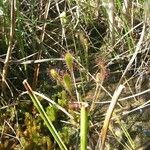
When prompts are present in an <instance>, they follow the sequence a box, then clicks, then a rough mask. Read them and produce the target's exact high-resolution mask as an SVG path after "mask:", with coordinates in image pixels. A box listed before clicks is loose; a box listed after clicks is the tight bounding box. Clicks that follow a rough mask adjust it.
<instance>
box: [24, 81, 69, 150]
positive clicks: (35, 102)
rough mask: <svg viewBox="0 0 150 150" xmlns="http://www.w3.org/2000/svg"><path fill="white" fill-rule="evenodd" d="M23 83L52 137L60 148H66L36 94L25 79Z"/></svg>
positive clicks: (62, 149) (64, 149) (65, 149)
mask: <svg viewBox="0 0 150 150" xmlns="http://www.w3.org/2000/svg"><path fill="white" fill-rule="evenodd" d="M23 84H24V86H25V88H26V90H27V91H28V93H29V96H30V98H31V99H32V101H33V103H34V105H35V107H36V108H37V110H38V112H39V113H40V115H41V117H42V119H43V120H44V122H45V124H46V126H47V128H48V129H49V131H50V132H51V134H52V135H53V137H54V139H55V140H56V142H57V144H58V145H59V147H60V149H61V150H67V148H66V146H65V144H64V143H63V141H62V139H61V138H60V136H59V135H58V133H57V131H56V129H55V127H54V126H53V124H52V122H51V121H50V120H49V118H48V116H47V114H46V112H45V110H44V108H43V107H42V105H41V103H40V102H39V100H38V98H37V97H36V95H35V94H34V92H33V90H32V89H31V87H30V85H29V84H28V82H27V81H26V80H24V81H23Z"/></svg>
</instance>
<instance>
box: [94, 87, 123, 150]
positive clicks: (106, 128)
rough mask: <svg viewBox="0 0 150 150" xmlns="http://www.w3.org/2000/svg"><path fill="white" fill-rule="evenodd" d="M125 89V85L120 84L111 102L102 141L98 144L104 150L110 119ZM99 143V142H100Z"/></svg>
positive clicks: (101, 137)
mask: <svg viewBox="0 0 150 150" xmlns="http://www.w3.org/2000/svg"><path fill="white" fill-rule="evenodd" d="M123 89H124V86H123V85H119V87H118V88H117V89H116V91H115V92H114V95H113V97H112V100H111V103H110V105H109V108H108V110H107V113H106V117H105V120H104V124H103V127H102V130H101V134H100V139H101V142H100V145H98V146H97V147H99V149H100V150H104V148H105V141H106V137H107V131H108V128H109V123H110V119H111V117H112V114H113V112H114V109H115V106H116V104H117V101H118V98H119V96H120V94H121V92H122V90H123ZM98 144H99V142H98Z"/></svg>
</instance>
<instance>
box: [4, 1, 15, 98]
mask: <svg viewBox="0 0 150 150" xmlns="http://www.w3.org/2000/svg"><path fill="white" fill-rule="evenodd" d="M15 24H16V0H12V1H11V26H10V34H9V43H8V49H7V54H6V58H5V62H4V67H3V72H2V91H3V94H4V96H6V94H7V93H6V78H7V74H8V68H9V64H10V63H9V60H10V58H11V53H12V50H13V39H14V33H15ZM6 97H7V96H6Z"/></svg>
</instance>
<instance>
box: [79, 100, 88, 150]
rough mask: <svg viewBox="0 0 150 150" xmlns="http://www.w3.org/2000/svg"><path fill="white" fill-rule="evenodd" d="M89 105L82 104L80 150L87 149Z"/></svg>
mask: <svg viewBox="0 0 150 150" xmlns="http://www.w3.org/2000/svg"><path fill="white" fill-rule="evenodd" d="M87 108H88V103H81V114H80V144H81V145H80V150H86V149H87V131H88V110H87Z"/></svg>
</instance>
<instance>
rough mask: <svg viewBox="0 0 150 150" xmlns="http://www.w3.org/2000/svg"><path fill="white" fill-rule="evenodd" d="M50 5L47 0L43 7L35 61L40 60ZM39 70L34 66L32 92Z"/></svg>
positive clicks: (49, 1) (38, 67)
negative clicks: (42, 21) (42, 19)
mask: <svg viewBox="0 0 150 150" xmlns="http://www.w3.org/2000/svg"><path fill="white" fill-rule="evenodd" d="M40 4H42V1H40ZM50 4H51V0H48V1H47V3H46V5H45V12H44V24H43V26H42V31H41V35H40V42H39V50H38V56H37V59H41V55H42V48H43V41H44V37H45V28H46V25H47V23H46V20H47V17H48V12H49V8H50ZM41 11H42V10H41ZM41 13H42V12H41ZM39 70H40V64H36V65H35V70H34V77H33V84H32V88H33V90H34V89H35V88H36V86H37V81H38V76H39Z"/></svg>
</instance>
